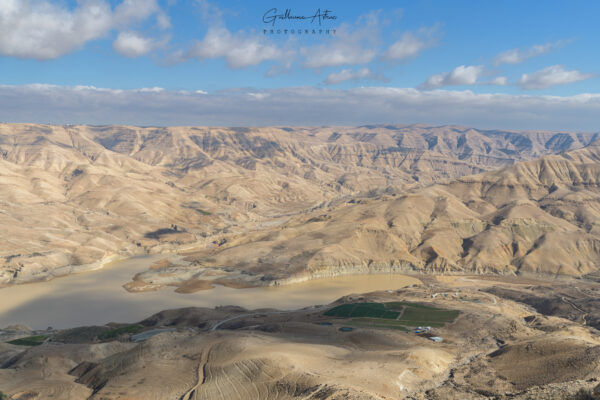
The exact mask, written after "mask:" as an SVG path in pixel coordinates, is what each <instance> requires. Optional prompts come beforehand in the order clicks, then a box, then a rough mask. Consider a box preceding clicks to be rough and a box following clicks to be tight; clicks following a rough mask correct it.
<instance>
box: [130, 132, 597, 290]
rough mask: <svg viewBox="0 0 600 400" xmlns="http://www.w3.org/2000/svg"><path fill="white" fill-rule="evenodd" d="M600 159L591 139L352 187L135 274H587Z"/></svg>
mask: <svg viewBox="0 0 600 400" xmlns="http://www.w3.org/2000/svg"><path fill="white" fill-rule="evenodd" d="M598 160H600V142H594V143H592V144H590V145H588V146H587V147H585V148H583V149H579V150H573V151H570V152H565V153H562V154H560V155H551V156H545V157H542V158H540V159H536V160H533V161H527V162H522V163H518V164H516V165H514V166H511V167H506V168H503V169H500V170H498V171H491V172H486V173H483V174H478V175H471V176H467V177H462V178H458V179H456V180H453V181H450V182H448V183H437V184H434V185H431V186H428V187H425V188H420V189H411V190H405V191H403V192H400V193H397V194H396V193H393V194H384V195H381V196H376V197H374V198H365V197H363V198H359V197H355V198H353V199H352V200H350V201H347V202H345V203H344V204H340V205H336V206H332V207H328V208H326V209H322V210H318V211H314V212H312V213H308V214H306V215H299V216H295V217H293V218H291V219H290V220H289V221H288V222H286V223H285V224H282V225H280V226H277V227H273V228H265V229H262V230H260V231H255V232H248V233H245V234H243V235H237V234H231V235H228V236H226V237H225V238H226V241H225V242H224V243H223V244H222V245H221V246H218V247H215V248H206V249H203V250H198V251H195V252H192V253H190V254H189V256H188V257H187V258H186V259H185V260H181V261H180V262H179V263H176V264H174V265H166V266H162V267H159V268H155V269H153V270H150V271H147V272H144V273H140V274H138V275H136V276H135V278H134V281H135V282H138V284H139V283H141V282H147V283H158V284H163V285H168V284H176V285H177V284H183V285H187V283H185V282H187V281H188V279H189V280H193V282H196V283H197V282H199V281H204V282H205V283H204V284H207V283H208V282H212V283H217V284H219V283H221V284H228V283H231V282H242V283H245V284H254V285H273V284H286V283H290V282H298V281H302V280H307V279H314V278H322V277H330V276H339V275H345V274H361V273H362V274H368V273H389V272H395V273H437V274H472V273H478V274H502V275H519V276H521V277H527V276H541V275H545V276H563V277H564V276H582V275H586V274H591V273H594V272H596V271H597V270H598V266H599V265H600V181H599V177H600V163H599V162H598ZM182 278H184V279H183V283H181V280H182ZM186 287H188V288H189V286H186Z"/></svg>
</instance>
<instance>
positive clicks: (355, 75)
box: [324, 68, 372, 85]
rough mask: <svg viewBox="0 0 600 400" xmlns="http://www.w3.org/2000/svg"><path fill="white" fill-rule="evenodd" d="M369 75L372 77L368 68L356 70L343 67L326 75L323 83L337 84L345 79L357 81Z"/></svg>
mask: <svg viewBox="0 0 600 400" xmlns="http://www.w3.org/2000/svg"><path fill="white" fill-rule="evenodd" d="M370 77H372V74H371V71H370V70H369V68H361V69H359V70H356V71H354V70H352V69H343V70H341V71H339V72H332V73H331V74H329V75H327V78H325V81H324V83H325V84H326V85H337V84H339V83H342V82H346V81H358V80H360V79H364V78H370Z"/></svg>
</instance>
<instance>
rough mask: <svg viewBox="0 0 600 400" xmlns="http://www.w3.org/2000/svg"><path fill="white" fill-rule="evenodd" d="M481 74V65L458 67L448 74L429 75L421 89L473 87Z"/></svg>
mask: <svg viewBox="0 0 600 400" xmlns="http://www.w3.org/2000/svg"><path fill="white" fill-rule="evenodd" d="M482 72H483V67H482V66H481V65H470V66H464V65H460V66H458V67H456V68H454V69H453V70H452V71H450V72H444V73H441V74H436V75H431V76H430V77H429V78H428V79H427V81H425V82H424V83H422V84H421V88H422V89H435V88H439V87H442V86H460V85H475V84H477V83H478V82H477V80H478V79H479V77H480V76H481V74H482Z"/></svg>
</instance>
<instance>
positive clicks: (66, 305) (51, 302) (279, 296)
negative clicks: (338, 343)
mask: <svg viewBox="0 0 600 400" xmlns="http://www.w3.org/2000/svg"><path fill="white" fill-rule="evenodd" d="M162 257H164V256H143V257H135V258H131V259H128V260H124V261H118V262H114V263H112V264H110V265H107V266H106V267H104V268H103V269H101V270H97V271H92V272H85V273H80V274H75V275H70V276H66V277H62V278H57V279H54V280H51V281H48V282H39V283H30V284H25V285H17V286H12V287H8V288H4V289H0V328H2V327H6V326H8V325H15V324H22V325H26V326H28V327H30V328H33V329H45V328H47V327H49V326H51V327H53V328H70V327H75V326H82V325H102V324H105V323H108V322H135V321H139V320H142V319H144V318H146V317H148V316H150V315H152V314H154V313H156V312H159V311H161V310H166V309H171V308H182V307H215V306H219V305H238V306H241V307H244V308H247V309H256V308H278V309H284V310H285V309H290V310H291V309H299V308H302V307H307V306H311V305H316V304H327V303H330V302H332V301H334V300H336V299H338V298H340V297H341V296H344V295H348V294H352V293H365V292H371V291H375V290H392V289H398V288H401V287H404V286H407V285H412V284H418V283H420V281H419V280H418V279H417V278H414V277H411V276H406V275H395V274H374V275H350V276H340V277H336V278H324V279H315V280H311V281H306V282H302V283H296V284H291V285H284V286H277V287H257V288H249V289H233V288H228V287H224V286H219V285H217V286H215V288H214V289H211V290H203V291H200V292H196V293H191V294H179V293H175V292H174V288H165V289H162V290H158V291H155V292H144V293H130V292H128V291H126V290H125V289H123V287H122V285H123V284H125V283H126V282H128V281H130V280H131V278H132V277H133V276H134V275H135V274H136V273H138V272H141V271H144V270H146V269H148V268H149V266H150V265H151V264H152V263H153V262H155V261H156V260H158V259H160V258H162Z"/></svg>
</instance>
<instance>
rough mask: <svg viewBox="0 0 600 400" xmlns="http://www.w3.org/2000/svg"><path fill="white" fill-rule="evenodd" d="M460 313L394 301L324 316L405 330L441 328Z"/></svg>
mask: <svg viewBox="0 0 600 400" xmlns="http://www.w3.org/2000/svg"><path fill="white" fill-rule="evenodd" d="M459 313H460V312H459V311H456V310H445V309H442V308H436V307H431V306H426V305H423V304H418V303H409V302H403V301H395V302H388V303H349V304H342V305H339V306H336V307H333V308H331V309H330V310H327V311H326V312H325V315H327V316H329V317H338V318H353V320H352V321H354V322H357V323H360V324H363V325H364V324H367V323H368V324H371V325H369V326H378V327H392V326H393V327H395V328H396V329H404V330H406V328H405V326H432V327H442V326H444V325H445V324H446V323H448V322H452V321H454V320H455V319H456V317H457V316H458V314H459Z"/></svg>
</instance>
